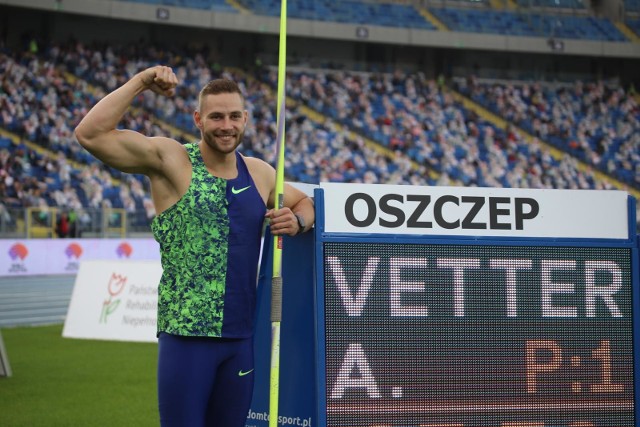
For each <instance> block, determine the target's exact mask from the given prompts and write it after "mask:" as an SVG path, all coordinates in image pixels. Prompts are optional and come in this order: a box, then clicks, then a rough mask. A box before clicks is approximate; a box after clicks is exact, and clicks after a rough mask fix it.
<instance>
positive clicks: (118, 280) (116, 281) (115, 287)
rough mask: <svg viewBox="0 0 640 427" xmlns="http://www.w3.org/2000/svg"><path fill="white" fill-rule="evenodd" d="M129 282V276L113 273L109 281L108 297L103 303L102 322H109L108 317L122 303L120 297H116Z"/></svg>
mask: <svg viewBox="0 0 640 427" xmlns="http://www.w3.org/2000/svg"><path fill="white" fill-rule="evenodd" d="M126 284H127V276H121V275H119V274H116V273H111V277H110V278H109V281H108V282H107V293H108V295H109V296H108V298H107V299H106V300H105V301H104V302H103V303H102V313H101V314H100V323H107V320H108V317H109V316H111V315H112V314H113V313H114V312H115V311H116V309H117V308H118V306H119V305H120V301H121V300H120V298H116V297H117V296H118V295H120V294H121V293H122V291H123V290H124V288H125V286H126Z"/></svg>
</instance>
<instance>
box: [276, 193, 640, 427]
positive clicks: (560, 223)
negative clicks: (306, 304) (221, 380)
mask: <svg viewBox="0 0 640 427" xmlns="http://www.w3.org/2000/svg"><path fill="white" fill-rule="evenodd" d="M320 187H321V188H320V189H318V190H316V193H315V199H316V212H317V214H316V230H315V242H314V247H315V283H316V286H315V289H316V291H315V292H316V294H315V304H316V311H315V313H316V319H315V333H316V338H317V350H316V351H317V355H316V363H315V367H316V379H317V383H316V392H317V393H316V396H317V401H318V404H317V414H316V420H315V423H314V425H319V426H331V427H346V426H363V427H364V426H398V427H399V426H403V427H409V426H423V427H435V426H439V427H470V426H472V427H483V426H492V427H525V426H526V427H543V426H557V427H559V426H566V427H588V426H589V427H591V426H593V427H595V426H598V427H599V426H611V427H623V426H636V425H638V410H637V407H636V405H635V398H636V393H637V385H636V381H635V377H636V371H635V366H637V365H636V363H637V362H638V357H637V356H636V353H637V351H636V350H635V347H634V346H635V344H636V342H637V341H636V340H637V337H636V336H637V335H638V333H637V332H636V331H638V330H639V329H638V320H637V313H638V282H639V273H638V271H639V267H638V263H639V261H638V258H639V257H638V242H637V238H636V236H635V203H634V200H633V198H632V197H630V196H629V195H628V194H627V193H625V192H621V191H590V190H523V189H487V188H484V189H483V188H458V187H412V186H392V185H365V184H331V183H325V184H321V186H320ZM285 292H286V290H285ZM634 315H635V316H634ZM285 320H286V319H283V322H284V321H285Z"/></svg>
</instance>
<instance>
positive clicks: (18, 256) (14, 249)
mask: <svg viewBox="0 0 640 427" xmlns="http://www.w3.org/2000/svg"><path fill="white" fill-rule="evenodd" d="M27 256H29V250H28V249H27V247H26V246H25V245H23V244H22V243H16V244H14V245H13V246H11V247H10V248H9V258H11V261H12V262H11V266H10V267H9V273H26V272H27V267H25V265H24V260H25V259H26V258H27Z"/></svg>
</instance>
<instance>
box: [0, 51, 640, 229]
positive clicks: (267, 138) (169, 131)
mask: <svg viewBox="0 0 640 427" xmlns="http://www.w3.org/2000/svg"><path fill="white" fill-rule="evenodd" d="M158 63H162V64H166V65H170V66H172V67H173V68H174V70H175V71H176V74H177V76H178V78H179V79H180V81H181V84H180V86H179V88H178V91H177V93H176V96H174V97H172V98H166V97H160V96H156V95H155V94H154V93H152V92H150V91H147V92H145V93H143V94H142V95H140V97H139V98H138V99H137V100H136V106H135V108H134V109H132V110H131V111H130V112H129V113H128V114H127V115H126V116H125V117H124V118H123V123H122V126H123V127H126V128H130V129H136V130H138V131H139V132H141V133H144V134H147V135H165V136H170V137H173V138H175V139H177V140H179V141H181V142H186V141H192V140H195V139H197V138H198V135H197V129H196V128H195V126H194V125H193V121H192V113H193V111H194V110H195V108H196V106H197V95H198V91H199V89H200V88H201V87H202V86H203V85H204V84H205V83H206V82H207V81H209V80H211V79H213V78H216V77H220V76H224V77H228V78H231V79H234V80H236V81H238V82H239V83H240V86H241V88H242V90H243V92H244V93H245V96H246V99H247V105H246V107H247V109H248V110H249V114H250V124H249V126H248V128H247V131H246V134H245V139H244V142H243V145H242V147H241V151H242V152H243V153H244V154H246V155H253V156H257V157H261V158H263V159H265V160H266V161H267V162H270V163H271V164H275V154H276V150H275V145H274V141H275V139H276V138H275V136H276V135H275V134H276V129H275V127H276V120H275V96H274V94H275V89H276V87H275V86H276V81H277V75H276V70H274V69H270V68H260V69H259V70H258V71H256V72H255V73H254V74H249V73H247V72H243V71H240V70H234V71H230V70H224V69H218V68H217V67H214V66H212V65H211V63H210V61H209V59H208V58H207V56H206V54H205V53H204V52H200V51H193V50H180V51H177V50H176V51H172V50H163V49H159V48H153V47H149V46H136V45H130V46H126V47H120V48H117V47H113V46H98V45H96V46H86V45H83V44H82V43H79V42H69V43H66V44H52V45H51V46H48V47H46V48H45V49H44V50H43V51H41V52H40V53H37V54H34V53H33V52H12V51H8V50H5V51H3V52H0V85H1V86H0V114H1V116H0V128H1V129H4V130H5V131H7V132H8V133H10V134H13V135H17V136H18V137H19V139H20V140H19V141H18V142H17V143H14V142H11V141H10V139H7V138H2V137H0V196H1V201H2V202H1V206H0V218H4V219H5V220H6V219H7V216H8V214H7V212H8V208H22V207H31V206H34V207H46V206H54V207H59V208H60V209H61V210H65V211H67V210H68V211H71V212H74V216H77V221H79V223H80V225H82V223H83V222H87V221H90V217H89V214H88V213H87V212H88V211H90V210H92V209H100V208H102V207H105V206H106V207H118V208H123V209H125V210H126V211H127V212H128V213H129V215H131V218H132V219H133V221H134V222H135V223H136V224H139V225H142V226H144V225H148V223H149V221H150V219H151V218H153V216H154V215H155V212H154V211H153V204H152V202H151V199H150V196H149V192H148V183H147V182H146V180H145V179H144V178H143V177H142V176H138V175H127V174H122V173H120V172H118V171H116V170H112V169H109V168H108V167H106V166H104V165H103V164H101V163H99V162H97V161H95V160H94V159H93V157H92V156H91V155H89V153H87V152H86V151H85V150H84V149H83V148H82V147H81V146H80V145H79V144H78V142H77V141H76V140H75V138H74V136H73V129H74V128H75V125H76V124H77V123H78V122H79V120H80V119H81V118H82V117H83V116H84V114H85V113H86V112H87V111H88V109H89V108H90V107H91V106H92V105H93V104H95V102H96V101H97V100H98V99H100V98H101V97H102V96H104V95H105V94H106V93H108V92H110V91H111V90H113V89H115V88H116V87H118V86H120V85H121V84H122V83H124V82H125V81H126V80H128V79H129V78H130V77H131V76H133V75H134V74H135V73H136V72H137V71H138V70H140V69H143V68H145V67H148V66H150V65H155V64H158ZM454 87H455V89H456V90H457V91H458V92H460V93H462V94H463V95H465V96H467V97H469V98H470V99H472V100H473V101H474V102H476V103H478V104H480V105H482V106H484V107H485V108H487V109H489V110H491V111H492V112H494V113H495V114H497V115H498V116H499V117H501V118H502V119H504V120H505V121H506V123H507V125H506V126H500V125H499V124H496V123H494V122H493V121H491V120H490V119H488V118H487V117H485V116H481V115H479V114H477V113H476V112H474V111H473V110H472V109H469V108H465V107H464V106H463V104H462V102H461V101H460V98H459V97H458V96H456V92H455V91H454V90H452V88H451V87H450V86H448V85H447V84H445V82H444V81H442V80H434V79H428V78H426V77H425V76H424V75H422V74H420V73H417V74H416V73H411V74H410V73H405V72H402V71H397V72H395V73H376V72H370V73H365V72H351V71H336V70H317V69H302V68H292V69H291V70H290V71H289V73H288V75H287V88H286V93H287V95H288V96H289V98H290V100H291V101H292V102H290V103H289V105H288V107H287V111H286V114H287V124H286V138H287V141H286V149H287V156H286V165H285V170H286V173H287V179H289V180H292V181H299V182H308V183H318V182H321V181H333V182H364V183H387V184H410V185H465V186H489V187H514V188H560V189H562V188H571V189H612V188H618V187H620V185H618V186H616V185H615V181H613V179H615V180H617V181H618V182H622V183H624V184H623V185H625V186H627V188H633V189H636V190H640V132H639V130H640V122H639V119H640V109H639V108H638V103H637V101H636V99H635V98H634V97H633V96H632V95H631V94H629V93H626V92H625V91H624V90H623V89H622V88H621V87H610V86H607V85H605V84H603V83H601V82H575V83H574V84H571V85H563V86H557V85H556V86H551V85H546V84H545V83H544V82H532V83H519V84H516V83H512V82H478V81H477V80H476V79H474V78H473V77H472V76H468V78H467V79H464V80H461V81H459V82H458V84H456V85H455V86H454ZM527 134H530V135H532V137H527ZM558 153H560V154H558ZM602 174H604V175H602ZM602 176H605V178H604V179H603V178H602ZM606 177H608V178H606ZM611 178H613V179H611Z"/></svg>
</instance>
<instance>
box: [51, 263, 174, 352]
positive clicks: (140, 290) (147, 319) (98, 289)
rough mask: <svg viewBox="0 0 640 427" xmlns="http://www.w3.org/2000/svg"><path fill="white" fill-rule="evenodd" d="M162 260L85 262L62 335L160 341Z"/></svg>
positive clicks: (79, 273)
mask: <svg viewBox="0 0 640 427" xmlns="http://www.w3.org/2000/svg"><path fill="white" fill-rule="evenodd" d="M161 275H162V267H161V266H160V262H159V261H83V262H81V263H80V268H79V270H78V275H77V276H76V282H75V286H74V288H73V294H72V296H71V302H70V304H69V311H68V313H67V318H66V321H65V323H64V329H63V331H62V336H64V337H66V338H86V339H103V340H116V341H136V342H157V339H156V321H157V304H158V282H159V281H160V276H161Z"/></svg>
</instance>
